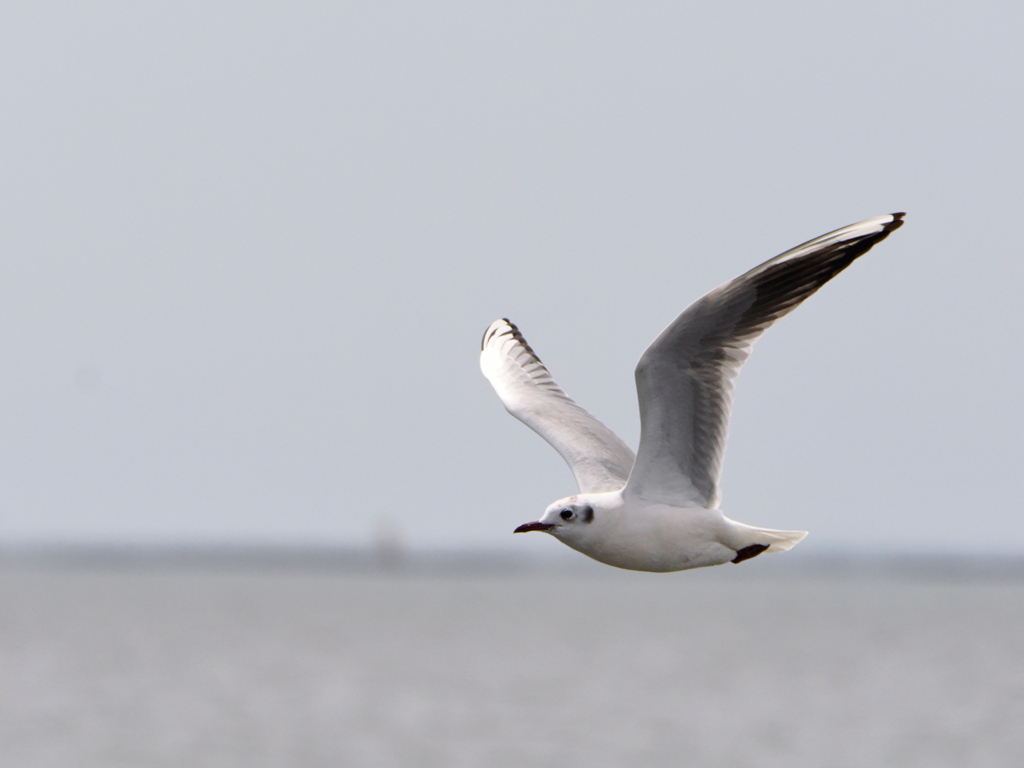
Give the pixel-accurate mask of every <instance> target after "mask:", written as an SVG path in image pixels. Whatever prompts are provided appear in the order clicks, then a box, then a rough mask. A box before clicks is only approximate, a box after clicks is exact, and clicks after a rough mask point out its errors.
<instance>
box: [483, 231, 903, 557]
mask: <svg viewBox="0 0 1024 768" xmlns="http://www.w3.org/2000/svg"><path fill="white" fill-rule="evenodd" d="M903 217H904V214H903V213H892V214H888V215H885V216H876V217H875V218H873V219H867V220H866V221H862V222H860V223H858V224H851V225H850V226H848V227H843V228H842V229H837V230H835V231H834V232H829V233H828V234H825V235H822V236H821V237H818V238H815V239H814V240H810V241H808V242H806V243H804V244H803V245H798V246H797V247H796V248H793V249H791V250H789V251H786V252H785V253H782V254H780V255H778V256H776V257H775V258H773V259H769V260H768V261H766V262H764V263H763V264H761V265H760V266H758V267H754V269H752V270H750V271H749V272H747V273H746V274H743V275H740V276H739V277H737V278H736V279H735V280H730V281H729V282H727V283H725V284H723V285H721V286H719V287H718V288H716V289H715V290H713V291H711V292H710V293H709V294H707V295H706V296H704V298H702V299H700V300H698V301H696V302H695V303H693V304H691V305H690V307H689V308H687V309H686V311H684V312H683V313H682V314H681V315H679V317H677V318H676V320H675V322H673V323H672V324H671V325H669V326H668V328H666V329H665V330H664V332H662V334H661V335H660V336H658V338H657V339H655V340H654V343H653V344H651V346H650V347H648V348H647V351H646V352H644V354H643V356H642V357H641V358H640V362H639V363H638V364H637V367H636V389H637V396H638V399H639V403H640V446H639V448H638V450H637V452H636V454H635V455H634V454H633V451H632V450H630V448H629V446H627V445H626V444H625V443H624V442H622V440H620V439H619V438H618V437H617V436H616V435H615V433H614V432H612V431H611V430H610V429H608V427H606V426H605V425H604V424H602V423H601V422H600V421H598V420H597V419H596V418H594V417H593V416H591V415H590V414H589V413H588V412H587V411H585V410H583V409H582V408H581V407H580V406H578V405H577V404H576V403H575V402H574V401H573V400H572V399H571V398H570V397H569V396H568V395H567V394H566V393H565V391H564V390H563V389H562V388H561V387H560V386H558V384H557V383H555V380H554V379H553V378H552V377H551V374H550V373H549V372H548V369H547V368H546V367H544V364H543V363H542V362H541V361H540V358H539V357H537V355H536V353H535V352H534V351H533V349H532V348H531V347H530V345H529V344H528V343H527V342H526V339H525V338H523V335H522V333H520V332H519V329H518V328H517V327H516V326H515V325H514V324H513V323H511V322H510V321H509V320H508V319H501V320H495V321H494V322H493V323H491V325H490V327H489V328H488V329H487V331H486V332H485V333H484V337H483V344H482V349H481V353H480V368H481V370H482V371H483V374H484V376H486V377H487V379H488V381H490V383H491V386H493V387H494V391H495V392H496V393H497V394H498V397H499V398H500V399H501V401H502V403H503V404H504V406H505V408H506V409H507V410H508V412H509V413H511V414H512V415H513V416H515V417H516V418H517V419H519V420H520V421H522V422H523V423H524V424H526V425H527V426H528V427H530V428H531V429H532V430H534V431H535V432H536V433H537V434H539V435H540V436H541V437H543V438H544V439H545V440H547V441H548V443H550V444H551V445H552V447H554V449H555V450H556V451H558V453H559V454H560V455H561V456H562V458H563V459H565V461H566V463H567V464H568V465H569V468H570V469H571V470H572V473H573V476H574V477H575V479H576V484H577V486H578V487H579V490H580V492H579V493H578V494H576V495H574V496H568V497H566V498H564V499H559V500H558V501H556V502H554V503H553V504H551V505H550V506H548V508H547V509H546V510H545V512H544V514H543V516H541V518H540V519H539V520H537V521H536V522H532V523H525V524H523V525H520V526H519V527H518V528H516V529H515V531H514V533H526V532H528V531H543V532H545V533H548V534H550V535H552V536H554V537H555V538H556V539H558V540H559V541H561V542H562V543H564V544H566V545H568V546H569V547H572V548H573V549H575V550H577V551H579V552H582V553H583V554H584V555H587V556H589V557H592V558H593V559H595V560H597V561H599V562H602V563H606V564H608V565H612V566H615V567H617V568H625V569H628V570H634V571H652V572H660V573H664V572H669V571H683V570H687V569H689V568H702V567H705V566H711V565H721V564H723V563H741V562H743V561H745V560H749V559H750V558H752V557H756V556H757V555H760V554H762V553H764V552H785V551H786V550H787V549H790V548H791V547H793V546H794V545H795V544H797V542H799V541H800V540H802V539H803V538H804V536H806V535H807V532H806V531H782V530H775V529H772V528H755V527H753V526H749V525H744V524H743V523H739V522H736V521H735V520H730V519H729V518H728V517H726V516H725V515H724V514H723V513H722V510H721V509H719V506H718V505H719V500H720V495H719V490H718V476H719V474H720V472H721V468H722V455H723V453H724V451H725V438H726V431H727V428H728V422H729V408H730V405H731V403H732V390H733V383H734V382H735V380H736V375H737V374H738V373H739V371H740V368H741V367H742V366H743V363H744V362H746V359H747V358H748V357H749V356H750V351H751V348H752V347H753V346H754V342H755V341H757V339H758V338H760V336H761V334H762V333H764V331H765V330H766V329H767V328H768V327H769V326H770V325H771V324H772V323H774V322H775V321H776V320H778V319H779V318H780V317H782V316H783V315H786V314H788V313H789V312H791V311H792V310H793V309H795V308H796V307H797V306H798V305H799V304H800V303H801V302H803V301H804V299H806V298H807V297H809V296H810V295H811V294H812V293H814V292H815V291H817V290H818V289H819V288H821V286H823V285H824V284H825V283H827V282H828V281H829V280H831V279H832V278H833V277H835V276H836V275H838V274H839V273H840V272H842V271H843V270H844V269H846V268H847V267H848V266H850V264H852V263H853V261H854V260H855V259H856V258H857V257H859V256H862V255H863V254H865V253H867V252H868V251H869V250H871V248H872V247H873V246H874V245H876V244H877V243H879V242H881V241H882V240H884V239H885V238H886V237H888V236H889V233H890V232H892V231H893V230H894V229H897V228H898V227H900V226H902V225H903Z"/></svg>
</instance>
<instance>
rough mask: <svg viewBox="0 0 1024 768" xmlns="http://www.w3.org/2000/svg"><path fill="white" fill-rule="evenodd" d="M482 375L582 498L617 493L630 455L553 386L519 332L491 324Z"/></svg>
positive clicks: (503, 324) (505, 323) (502, 324)
mask: <svg viewBox="0 0 1024 768" xmlns="http://www.w3.org/2000/svg"><path fill="white" fill-rule="evenodd" d="M480 370H482V371H483V373H484V376H486V377H487V380H488V381H490V382H491V386H492V387H494V391H495V392H497V393H498V397H500V398H501V402H502V403H504V404H505V408H506V409H507V410H508V412H509V413H511V414H512V415H513V416H515V417H516V418H517V419H519V420H520V421H521V422H523V423H524V424H525V425H526V426H528V427H529V428H530V429H532V430H533V431H534V432H536V433H537V434H538V435H540V436H541V437H543V438H544V439H545V440H547V441H548V442H549V443H551V445H552V446H553V447H554V449H555V450H556V451H558V453H559V454H560V455H561V456H562V458H563V459H565V461H566V463H567V464H568V465H569V469H571V470H572V474H573V476H574V477H575V478H576V484H577V485H578V486H579V488H580V491H581V492H583V493H591V492H595V491H615V490H618V489H619V488H621V487H622V486H623V485H624V484H625V482H626V478H627V477H629V471H630V469H631V468H632V466H633V451H631V450H630V449H629V447H628V446H627V445H626V444H625V443H624V442H622V441H621V440H620V439H619V438H618V437H617V436H616V435H615V433H614V432H612V431H611V430H610V429H608V427H606V426H605V425H604V424H602V423H601V422H600V421H598V420H597V419H595V418H594V417H593V416H591V415H590V414H589V413H587V412H586V411H585V410H583V409H582V408H580V407H579V406H578V405H576V403H574V402H573V401H572V400H571V399H570V398H569V396H568V395H567V394H565V392H563V391H562V388H561V387H559V386H558V384H556V383H555V380H554V379H552V378H551V374H550V373H548V369H547V368H545V367H544V364H543V363H541V361H540V359H539V358H538V357H537V355H536V354H534V351H533V350H532V349H530V345H529V344H527V343H526V339H524V338H523V335H522V334H521V333H520V332H519V329H518V328H516V326H515V325H513V324H512V323H510V322H509V321H508V320H504V319H503V320H495V321H494V322H493V323H491V326H490V327H489V328H488V329H487V332H486V333H484V340H483V345H482V348H481V352H480Z"/></svg>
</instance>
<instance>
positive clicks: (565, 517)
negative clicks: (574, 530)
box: [558, 509, 572, 520]
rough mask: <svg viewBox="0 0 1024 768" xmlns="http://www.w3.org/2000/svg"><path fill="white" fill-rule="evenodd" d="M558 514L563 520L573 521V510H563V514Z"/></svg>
mask: <svg viewBox="0 0 1024 768" xmlns="http://www.w3.org/2000/svg"><path fill="white" fill-rule="evenodd" d="M558 514H559V516H560V517H561V518H562V519H563V520H572V510H571V509H563V510H562V511H561V512H559V513H558Z"/></svg>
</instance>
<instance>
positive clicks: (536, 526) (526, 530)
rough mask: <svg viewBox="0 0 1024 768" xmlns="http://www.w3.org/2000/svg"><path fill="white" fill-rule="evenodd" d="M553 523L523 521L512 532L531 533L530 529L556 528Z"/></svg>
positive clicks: (544, 529)
mask: <svg viewBox="0 0 1024 768" xmlns="http://www.w3.org/2000/svg"><path fill="white" fill-rule="evenodd" d="M554 527H555V526H553V525H552V524H551V523H540V522H537V523H523V524H522V525H520V526H519V527H518V528H516V529H515V530H514V531H512V533H529V532H530V531H547V530H550V529H551V528H554Z"/></svg>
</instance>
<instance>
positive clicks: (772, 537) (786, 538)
mask: <svg viewBox="0 0 1024 768" xmlns="http://www.w3.org/2000/svg"><path fill="white" fill-rule="evenodd" d="M730 522H732V523H733V524H734V525H735V528H734V529H733V530H734V531H735V533H737V534H739V538H740V541H738V542H737V543H738V544H739V545H740V546H736V547H734V549H737V550H738V549H740V547H743V546H751V545H758V547H764V546H767V547H768V549H763V550H761V551H762V552H785V551H786V550H787V549H792V548H793V547H795V546H796V545H797V544H799V543H800V542H801V541H803V538H804V536H806V535H807V531H779V530H776V529H775V528H755V527H754V526H752V525H744V524H743V523H737V522H736V521H735V520H732V521H730Z"/></svg>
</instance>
